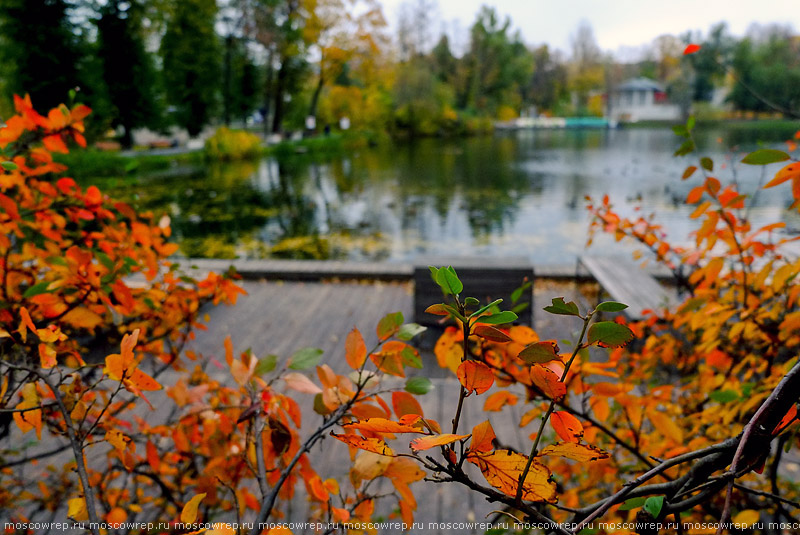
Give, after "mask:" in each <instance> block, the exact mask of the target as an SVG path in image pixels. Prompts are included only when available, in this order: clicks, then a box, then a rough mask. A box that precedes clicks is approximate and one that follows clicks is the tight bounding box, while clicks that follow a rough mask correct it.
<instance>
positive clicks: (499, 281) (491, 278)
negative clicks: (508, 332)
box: [414, 257, 534, 325]
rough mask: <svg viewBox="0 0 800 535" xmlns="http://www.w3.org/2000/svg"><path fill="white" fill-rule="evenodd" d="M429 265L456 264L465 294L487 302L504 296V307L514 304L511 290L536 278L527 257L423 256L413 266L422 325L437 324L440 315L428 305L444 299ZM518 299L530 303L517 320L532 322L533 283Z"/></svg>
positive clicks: (418, 318) (416, 314)
mask: <svg viewBox="0 0 800 535" xmlns="http://www.w3.org/2000/svg"><path fill="white" fill-rule="evenodd" d="M428 266H435V267H442V266H453V268H455V270H456V273H457V274H458V278H459V279H461V282H462V283H463V284H464V295H465V296H471V297H475V298H477V299H479V300H480V301H481V303H488V302H491V301H493V300H495V299H503V304H502V305H501V307H504V309H506V310H507V309H510V308H511V294H512V293H513V292H514V290H516V289H517V288H519V287H520V286H522V284H523V283H524V281H525V280H526V279H527V280H528V281H531V282H533V275H534V273H533V264H532V263H531V261H530V260H529V259H528V258H524V257H511V258H502V259H491V258H480V257H456V258H452V257H451V258H435V257H434V258H428V259H421V260H420V261H419V263H418V264H417V265H416V266H415V267H414V321H416V322H417V323H420V324H422V325H435V324H437V323H438V320H439V319H441V317H439V316H434V315H432V314H426V313H425V309H426V308H428V307H429V306H430V305H433V304H435V303H442V302H443V299H444V296H443V295H442V290H441V288H439V286H438V285H437V284H436V283H435V282H433V279H432V278H431V272H430V270H429V269H428ZM518 303H528V306H527V307H526V308H525V310H523V311H521V312H519V314H518V316H519V319H518V320H517V322H518V323H520V324H524V325H533V316H532V314H531V309H532V307H533V286H531V287H530V288H528V290H527V291H526V292H524V294H523V296H522V297H521V298H520V300H519V301H518Z"/></svg>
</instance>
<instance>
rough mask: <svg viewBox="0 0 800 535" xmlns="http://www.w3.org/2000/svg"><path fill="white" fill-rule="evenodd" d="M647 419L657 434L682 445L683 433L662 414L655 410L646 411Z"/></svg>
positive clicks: (670, 419)
mask: <svg viewBox="0 0 800 535" xmlns="http://www.w3.org/2000/svg"><path fill="white" fill-rule="evenodd" d="M647 417H648V418H650V421H651V422H653V426H654V427H655V428H656V429H657V430H658V432H659V433H661V434H662V435H664V436H665V437H667V438H671V439H672V440H674V441H675V443H677V444H682V443H683V431H681V428H680V427H678V425H677V424H676V423H675V422H674V421H673V420H672V418H670V417H669V416H667V415H666V414H664V413H663V412H658V411H657V410H655V409H650V410H648V411H647Z"/></svg>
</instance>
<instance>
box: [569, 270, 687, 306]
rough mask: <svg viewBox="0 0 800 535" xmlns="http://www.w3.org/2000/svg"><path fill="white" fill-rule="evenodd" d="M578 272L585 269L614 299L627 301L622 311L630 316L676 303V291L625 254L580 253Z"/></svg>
mask: <svg viewBox="0 0 800 535" xmlns="http://www.w3.org/2000/svg"><path fill="white" fill-rule="evenodd" d="M577 270H578V273H577V275H578V276H580V275H581V274H582V271H583V270H585V271H586V272H588V273H589V275H591V276H592V277H593V278H594V279H595V280H596V281H597V282H598V283H599V284H600V287H601V288H602V289H603V290H604V291H605V292H606V293H607V294H608V295H609V296H611V299H612V300H614V301H618V302H620V303H624V304H626V305H628V308H626V309H625V312H624V313H625V315H626V316H627V317H628V318H630V319H632V320H639V319H642V318H643V317H644V311H645V310H653V311H656V312H657V311H659V310H661V309H662V308H664V307H667V308H669V307H671V306H675V305H677V304H679V303H680V302H681V301H680V298H679V296H678V293H677V292H676V291H675V290H674V289H672V288H668V287H666V286H664V285H662V284H660V283H659V282H658V281H657V280H656V279H655V278H654V277H653V276H652V275H650V274H649V273H647V272H646V271H645V270H644V269H642V268H641V267H640V266H638V265H636V264H635V263H633V262H632V261H630V260H628V259H626V258H620V257H615V256H582V257H580V258H578V268H577Z"/></svg>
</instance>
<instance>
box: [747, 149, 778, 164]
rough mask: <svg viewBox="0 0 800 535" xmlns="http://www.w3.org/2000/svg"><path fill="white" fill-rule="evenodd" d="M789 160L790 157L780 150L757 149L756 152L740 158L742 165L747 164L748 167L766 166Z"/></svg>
mask: <svg viewBox="0 0 800 535" xmlns="http://www.w3.org/2000/svg"><path fill="white" fill-rule="evenodd" d="M789 158H790V156H789V155H788V154H786V153H785V152H783V151H782V150H775V149H758V150H757V151H755V152H751V153H750V154H748V155H747V156H745V157H744V158H742V163H747V164H750V165H767V164H770V163H775V162H784V161H786V160H788V159H789Z"/></svg>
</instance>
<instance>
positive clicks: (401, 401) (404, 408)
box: [392, 392, 423, 418]
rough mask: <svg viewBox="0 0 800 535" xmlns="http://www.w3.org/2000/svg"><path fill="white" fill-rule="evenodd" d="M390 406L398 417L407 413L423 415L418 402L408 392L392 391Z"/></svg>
mask: <svg viewBox="0 0 800 535" xmlns="http://www.w3.org/2000/svg"><path fill="white" fill-rule="evenodd" d="M392 407H393V408H394V413H395V414H396V415H397V417H398V418H402V417H403V416H405V415H407V414H417V415H419V416H423V414H422V407H421V406H420V404H419V402H418V401H417V399H416V398H415V397H414V396H412V395H411V394H409V393H408V392H392Z"/></svg>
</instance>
